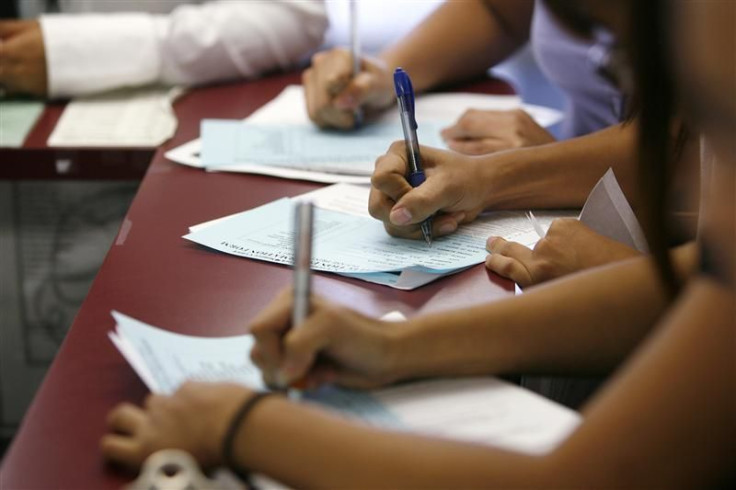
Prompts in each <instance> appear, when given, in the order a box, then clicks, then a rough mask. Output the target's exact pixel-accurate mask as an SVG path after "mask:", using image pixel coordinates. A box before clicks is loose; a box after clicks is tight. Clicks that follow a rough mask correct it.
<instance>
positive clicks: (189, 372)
mask: <svg viewBox="0 0 736 490" xmlns="http://www.w3.org/2000/svg"><path fill="white" fill-rule="evenodd" d="M112 315H113V318H114V319H115V322H116V328H115V330H114V331H111V332H109V334H108V335H109V337H110V339H111V340H112V342H113V343H114V344H115V346H116V347H117V348H118V350H119V351H120V353H121V354H122V356H123V357H124V358H125V359H126V361H127V362H128V363H129V364H130V366H131V367H132V368H133V370H134V371H135V372H136V373H137V374H138V376H139V377H140V378H141V380H142V381H143V382H144V383H145V385H146V386H147V387H148V389H149V390H151V392H153V393H158V394H163V395H171V394H172V393H174V392H175V391H176V390H177V388H178V387H179V386H181V385H182V384H183V383H184V382H186V381H200V382H232V383H237V384H241V385H243V386H247V387H248V388H251V389H254V390H263V389H267V388H266V387H265V386H264V384H263V381H262V379H261V373H260V371H259V369H258V367H257V366H255V364H253V363H252V362H251V360H250V357H249V354H250V350H251V348H252V347H253V337H252V336H251V335H238V336H230V337H197V336H190V335H182V334H178V333H174V332H170V331H167V330H164V329H161V328H157V327H154V326H151V325H148V324H146V323H143V322H141V321H139V320H136V319H134V318H131V317H129V316H127V315H124V314H122V313H119V312H112ZM403 319H405V318H404V316H403V315H401V313H399V312H392V313H389V314H388V315H385V316H384V317H383V320H385V321H398V320H403ZM301 402H303V403H312V404H317V405H319V406H321V407H322V408H325V409H327V410H330V411H332V412H333V413H335V414H337V415H340V416H344V417H347V418H349V419H352V420H356V421H359V422H362V423H365V424H368V425H372V426H375V427H381V428H384V429H390V430H398V431H411V432H416V433H419V434H424V435H428V436H434V437H442V438H447V439H455V440H461V441H467V442H472V443H479V444H492V445H494V446H497V447H501V448H505V449H509V450H516V451H522V452H526V453H530V454H540V453H545V452H548V451H550V450H551V449H553V448H554V447H556V446H557V445H558V444H559V443H560V442H561V441H562V440H564V439H565V438H566V437H567V436H568V435H569V434H570V433H571V432H572V431H573V430H575V428H576V427H577V425H578V424H579V422H580V416H579V415H578V414H577V413H575V412H574V411H572V410H569V409H567V408H565V407H563V406H561V405H557V404H555V403H553V402H550V401H548V400H546V399H544V398H542V397H540V396H538V395H535V394H533V393H531V392H529V391H527V390H525V389H523V388H520V387H518V386H514V385H510V384H508V383H505V382H503V381H501V380H499V379H496V378H492V377H474V378H448V379H436V380H427V381H419V382H411V383H404V384H400V385H397V386H392V387H388V388H383V389H380V390H374V391H354V390H347V389H342V388H338V387H335V386H325V387H322V388H320V389H319V390H316V391H312V392H306V393H304V396H303V397H302V399H301Z"/></svg>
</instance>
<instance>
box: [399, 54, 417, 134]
mask: <svg viewBox="0 0 736 490" xmlns="http://www.w3.org/2000/svg"><path fill="white" fill-rule="evenodd" d="M394 88H395V90H396V98H397V99H398V100H399V105H400V106H401V108H402V110H406V111H407V112H408V113H409V116H410V119H411V125H412V129H414V130H415V131H416V130H417V128H418V127H419V126H418V125H417V120H416V117H415V115H414V87H413V86H412V84H411V78H409V75H408V74H407V73H406V72H405V71H404V70H403V69H402V68H400V67H399V68H396V71H394Z"/></svg>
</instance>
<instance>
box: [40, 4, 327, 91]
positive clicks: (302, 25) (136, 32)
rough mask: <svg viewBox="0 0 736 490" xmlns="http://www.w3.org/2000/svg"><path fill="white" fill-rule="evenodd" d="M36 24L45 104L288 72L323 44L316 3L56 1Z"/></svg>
mask: <svg viewBox="0 0 736 490" xmlns="http://www.w3.org/2000/svg"><path fill="white" fill-rule="evenodd" d="M59 7H60V10H61V11H62V13H61V14H49V15H43V16H42V17H41V28H42V31H43V37H44V44H45V47H46V63H47V68H48V82H49V84H48V86H49V96H50V97H68V96H74V95H80V94H86V93H91V92H100V91H104V90H110V89H115V88H120V87H124V86H136V85H145V84H151V83H164V84H170V85H197V84H203V83H208V82H214V81H220V80H229V79H236V78H253V77H256V76H258V75H260V74H262V73H263V72H266V71H269V70H272V69H276V68H287V67H289V66H292V65H294V64H295V63H296V62H298V61H299V60H301V59H302V58H303V57H304V56H305V55H306V54H308V53H309V52H310V51H312V50H314V49H316V48H317V47H319V46H320V44H321V43H322V39H323V36H324V33H325V30H326V29H327V15H326V10H325V6H324V2H323V1H322V0H212V1H204V2H196V1H195V0H155V1H154V0H59Z"/></svg>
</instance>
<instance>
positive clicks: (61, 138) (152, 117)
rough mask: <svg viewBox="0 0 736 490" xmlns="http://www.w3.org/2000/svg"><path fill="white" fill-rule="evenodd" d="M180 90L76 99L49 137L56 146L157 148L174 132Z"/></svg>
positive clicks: (133, 91) (148, 90) (123, 92)
mask: <svg viewBox="0 0 736 490" xmlns="http://www.w3.org/2000/svg"><path fill="white" fill-rule="evenodd" d="M181 93H183V92H182V90H181V89H169V88H160V87H153V88H150V87H149V88H142V89H129V90H121V91H117V92H112V93H105V94H101V95H93V96H88V97H81V98H78V99H74V100H73V101H72V102H70V103H69V105H67V107H66V108H65V109H64V113H63V114H62V116H61V119H59V122H58V123H57V125H56V128H54V132H53V133H52V134H51V136H50V137H49V141H48V145H49V146H57V147H69V146H74V147H145V148H147V147H156V146H159V145H160V144H162V143H163V142H164V141H166V140H167V139H169V138H171V137H172V136H173V135H174V132H175V131H176V127H177V119H176V115H175V114H174V109H173V107H172V105H173V102H174V100H175V98H176V97H178V96H179V95H180V94H181Z"/></svg>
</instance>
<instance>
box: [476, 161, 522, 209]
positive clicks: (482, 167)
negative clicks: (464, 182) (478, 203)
mask: <svg viewBox="0 0 736 490" xmlns="http://www.w3.org/2000/svg"><path fill="white" fill-rule="evenodd" d="M519 153H520V152H519V151H513V150H512V151H506V152H501V153H496V154H493V155H488V156H482V157H476V158H477V159H478V166H479V169H478V174H479V177H478V180H477V182H482V183H483V190H484V195H483V207H484V209H489V208H494V209H498V208H504V207H508V204H509V203H511V202H513V201H515V200H516V197H515V196H516V193H517V191H518V178H517V177H518V175H519V169H520V168H521V167H522V165H523V163H522V162H521V161H519V159H518V158H515V157H516V156H517V155H518V154H519Z"/></svg>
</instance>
